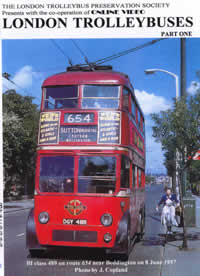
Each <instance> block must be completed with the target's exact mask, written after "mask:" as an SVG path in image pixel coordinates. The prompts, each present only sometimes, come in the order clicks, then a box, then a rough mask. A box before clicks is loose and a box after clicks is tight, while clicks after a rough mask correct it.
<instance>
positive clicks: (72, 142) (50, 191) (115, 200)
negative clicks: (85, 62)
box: [27, 67, 145, 256]
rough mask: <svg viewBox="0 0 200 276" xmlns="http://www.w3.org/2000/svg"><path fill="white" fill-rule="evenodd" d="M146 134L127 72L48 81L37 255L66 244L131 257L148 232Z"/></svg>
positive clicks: (80, 72) (33, 239) (34, 214)
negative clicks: (133, 246)
mask: <svg viewBox="0 0 200 276" xmlns="http://www.w3.org/2000/svg"><path fill="white" fill-rule="evenodd" d="M97 69H100V70H97ZM107 69H108V70H107ZM144 136H145V134H144V117H143V114H142V111H141V109H140V107H139V104H138V102H137V100H136V98H135V94H134V90H133V87H132V85H131V83H130V81H129V79H128V77H127V76H126V75H124V74H122V73H119V72H114V71H112V70H111V68H110V67H103V68H102V67H101V68H96V70H94V71H90V70H89V68H86V67H84V68H76V67H75V68H73V67H70V68H68V70H67V72H64V73H60V74H57V75H54V76H51V77H49V78H47V79H46V80H45V81H44V83H43V86H42V103H41V114H40V125H39V137H38V151H37V164H36V177H35V207H34V209H33V210H31V212H30V214H29V218H28V222H27V247H28V248H29V250H30V252H31V254H34V253H36V252H37V253H39V252H40V251H41V250H43V249H46V248H48V247H49V246H66V247H95V248H105V249H106V251H107V252H108V253H117V254H122V255H124V256H128V254H129V251H130V248H131V240H132V239H133V238H134V237H135V236H136V235H137V236H140V235H141V234H142V233H143V228H144V215H145V209H144V201H145V194H144V188H145V142H144V140H145V137H144Z"/></svg>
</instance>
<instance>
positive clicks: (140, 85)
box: [2, 38, 200, 173]
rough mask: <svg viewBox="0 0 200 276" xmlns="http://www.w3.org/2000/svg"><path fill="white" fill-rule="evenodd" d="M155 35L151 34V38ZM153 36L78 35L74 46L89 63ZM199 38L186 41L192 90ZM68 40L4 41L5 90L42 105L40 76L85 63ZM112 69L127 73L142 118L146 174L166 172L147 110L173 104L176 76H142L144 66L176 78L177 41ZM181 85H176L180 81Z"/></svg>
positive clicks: (199, 61)
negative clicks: (161, 70) (94, 36)
mask: <svg viewBox="0 0 200 276" xmlns="http://www.w3.org/2000/svg"><path fill="white" fill-rule="evenodd" d="M152 39H153V38H152ZM152 39H135V38H134V39H76V40H74V41H75V42H76V44H77V45H78V46H79V48H80V49H81V52H82V53H84V55H86V56H87V58H88V60H89V61H90V62H94V61H96V60H98V59H101V58H104V57H107V56H110V55H113V54H116V53H119V52H121V51H124V50H127V49H130V48H134V47H137V46H139V45H141V44H144V43H147V42H150V41H151V40H152ZM199 49H200V38H191V39H190V38H188V39H186V87H187V92H188V93H189V94H191V95H192V94H195V92H196V89H197V88H198V87H200V79H198V77H197V74H196V73H197V72H198V71H200V54H199ZM81 52H80V51H79V50H78V49H77V47H76V46H75V45H74V43H73V41H72V40H71V39H56V40H54V41H52V40H51V39H27V40H24V39H23V40H3V41H2V71H3V72H7V73H9V74H10V75H11V77H10V80H12V81H13V82H14V83H15V85H14V84H13V83H12V82H10V81H8V80H6V79H5V78H3V92H5V91H6V90H8V89H11V88H13V89H15V90H16V91H17V92H18V93H20V94H22V95H29V96H33V97H35V100H34V101H35V103H37V104H38V105H39V104H40V100H41V85H42V83H43V81H44V79H45V78H46V77H48V76H50V75H53V74H55V73H59V72H63V71H65V70H66V67H67V66H69V63H68V57H69V58H70V59H71V60H72V63H73V64H77V63H85V61H84V57H83V54H82V53H81ZM106 64H109V65H112V66H113V69H114V70H115V71H120V72H123V73H126V74H128V76H129V78H130V81H131V82H132V84H133V86H134V88H135V94H136V97H137V99H138V101H139V103H140V105H141V108H142V110H143V112H144V115H145V122H146V169H147V172H149V173H165V172H166V170H165V167H164V165H163V161H164V158H163V152H162V150H161V145H160V144H159V143H156V142H155V140H154V138H153V137H152V125H153V122H152V120H151V116H150V114H151V113H157V112H160V111H161V110H166V109H168V108H170V107H171V106H172V103H173V98H174V97H175V96H176V88H175V79H174V78H173V77H172V76H170V75H169V74H166V73H163V72H156V73H155V74H152V75H146V74H145V73H144V71H145V70H146V69H154V68H158V69H163V70H167V71H169V72H172V73H174V74H176V75H177V76H178V77H179V81H180V39H176V38H173V39H165V40H162V41H159V42H157V43H155V44H153V45H151V46H148V47H145V48H143V49H141V50H138V51H136V52H133V53H130V54H128V55H125V56H122V57H120V58H118V59H115V60H112V61H110V62H108V63H106ZM179 88H180V85H179Z"/></svg>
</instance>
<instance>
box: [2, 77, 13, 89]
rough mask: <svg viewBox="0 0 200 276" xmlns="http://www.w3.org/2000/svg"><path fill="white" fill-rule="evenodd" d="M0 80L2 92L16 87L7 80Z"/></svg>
mask: <svg viewBox="0 0 200 276" xmlns="http://www.w3.org/2000/svg"><path fill="white" fill-rule="evenodd" d="M2 82H3V92H5V91H6V90H10V89H16V86H15V85H14V84H13V83H12V82H10V81H9V80H7V79H5V78H2Z"/></svg>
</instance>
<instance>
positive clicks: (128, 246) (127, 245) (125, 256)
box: [120, 223, 131, 261]
mask: <svg viewBox="0 0 200 276" xmlns="http://www.w3.org/2000/svg"><path fill="white" fill-rule="evenodd" d="M125 248H126V251H125V253H123V254H121V255H120V260H122V261H128V257H129V254H130V251H131V231H130V223H129V224H128V226H127V234H126V242H125Z"/></svg>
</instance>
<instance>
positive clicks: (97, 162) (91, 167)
mask: <svg viewBox="0 0 200 276" xmlns="http://www.w3.org/2000/svg"><path fill="white" fill-rule="evenodd" d="M115 184H116V157H111V156H81V157H80V158H79V171H78V192H79V193H97V194H98V193H105V194H107V193H109V194H112V193H113V192H114V191H115Z"/></svg>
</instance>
